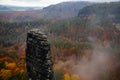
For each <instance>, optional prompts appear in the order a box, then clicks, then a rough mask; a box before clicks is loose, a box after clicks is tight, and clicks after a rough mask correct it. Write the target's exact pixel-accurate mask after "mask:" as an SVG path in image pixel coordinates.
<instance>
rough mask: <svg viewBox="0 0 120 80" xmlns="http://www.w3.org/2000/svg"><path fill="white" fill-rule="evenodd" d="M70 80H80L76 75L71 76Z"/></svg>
mask: <svg viewBox="0 0 120 80" xmlns="http://www.w3.org/2000/svg"><path fill="white" fill-rule="evenodd" d="M71 80H80V78H79V76H78V75H75V74H74V75H72V76H71Z"/></svg>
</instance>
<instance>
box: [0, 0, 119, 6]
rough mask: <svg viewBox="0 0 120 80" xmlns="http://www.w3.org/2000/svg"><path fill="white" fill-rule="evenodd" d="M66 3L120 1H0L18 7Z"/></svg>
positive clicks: (1, 3) (2, 3)
mask: <svg viewBox="0 0 120 80" xmlns="http://www.w3.org/2000/svg"><path fill="white" fill-rule="evenodd" d="M68 1H88V2H115V1H120V0H101V1H98V0H50V1H45V0H0V5H11V6H20V7H46V6H49V5H54V4H58V3H61V2H68Z"/></svg>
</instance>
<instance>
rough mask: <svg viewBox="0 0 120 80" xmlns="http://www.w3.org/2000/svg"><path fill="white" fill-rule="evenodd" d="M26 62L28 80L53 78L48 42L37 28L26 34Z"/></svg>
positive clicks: (48, 79)
mask: <svg viewBox="0 0 120 80" xmlns="http://www.w3.org/2000/svg"><path fill="white" fill-rule="evenodd" d="M26 62H27V64H26V67H27V72H28V77H29V80H54V77H53V70H52V67H53V62H52V59H51V55H50V44H49V43H48V41H47V36H46V35H45V34H44V33H42V32H40V31H39V30H38V29H35V30H31V31H29V32H28V34H27V43H26Z"/></svg>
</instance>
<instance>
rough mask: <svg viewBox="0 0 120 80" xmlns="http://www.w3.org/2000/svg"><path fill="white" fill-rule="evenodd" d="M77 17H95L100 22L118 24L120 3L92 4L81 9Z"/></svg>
mask: <svg viewBox="0 0 120 80" xmlns="http://www.w3.org/2000/svg"><path fill="white" fill-rule="evenodd" d="M78 16H79V17H85V16H96V18H98V19H99V20H101V21H113V22H115V23H120V2H110V3H97V4H93V5H90V6H87V7H84V8H83V9H81V10H80V11H79V13H78Z"/></svg>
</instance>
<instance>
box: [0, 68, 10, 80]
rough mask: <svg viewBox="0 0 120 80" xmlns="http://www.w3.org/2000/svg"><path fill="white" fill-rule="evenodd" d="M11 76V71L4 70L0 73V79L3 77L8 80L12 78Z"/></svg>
mask: <svg viewBox="0 0 120 80" xmlns="http://www.w3.org/2000/svg"><path fill="white" fill-rule="evenodd" d="M11 75H12V73H11V70H6V69H2V70H1V71H0V77H2V78H3V79H4V80H8V79H9V78H10V77H11Z"/></svg>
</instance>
